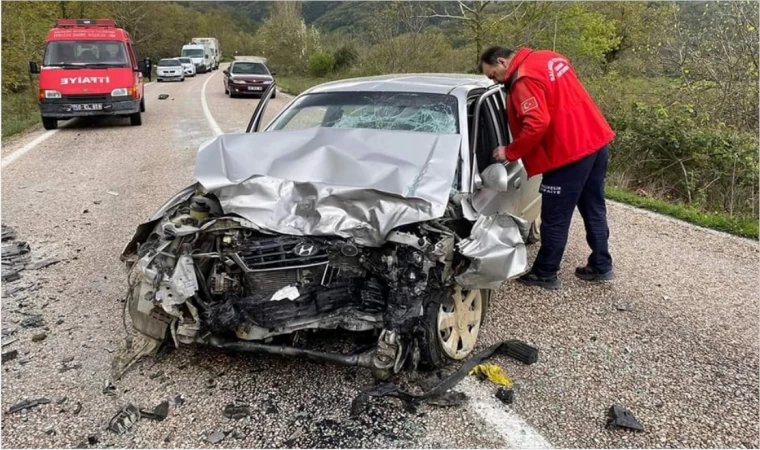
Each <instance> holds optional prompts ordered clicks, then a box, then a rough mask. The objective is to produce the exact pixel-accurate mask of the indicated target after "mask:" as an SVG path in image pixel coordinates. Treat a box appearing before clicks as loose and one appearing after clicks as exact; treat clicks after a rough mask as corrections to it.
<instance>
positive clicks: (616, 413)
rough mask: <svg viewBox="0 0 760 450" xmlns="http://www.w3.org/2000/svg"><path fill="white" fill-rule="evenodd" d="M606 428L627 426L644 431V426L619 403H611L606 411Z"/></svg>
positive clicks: (630, 428)
mask: <svg viewBox="0 0 760 450" xmlns="http://www.w3.org/2000/svg"><path fill="white" fill-rule="evenodd" d="M607 416H608V419H607V428H608V429H610V428H628V429H629V430H634V431H644V427H643V426H642V425H641V424H640V423H639V421H638V420H636V418H635V417H633V413H631V412H630V411H628V410H627V409H625V408H623V407H622V406H620V405H612V406H611V407H610V410H609V411H608V412H607Z"/></svg>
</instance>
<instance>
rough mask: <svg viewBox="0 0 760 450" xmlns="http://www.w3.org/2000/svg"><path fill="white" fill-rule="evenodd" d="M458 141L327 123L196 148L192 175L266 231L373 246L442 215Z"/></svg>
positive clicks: (237, 136) (451, 136) (224, 204)
mask: <svg viewBox="0 0 760 450" xmlns="http://www.w3.org/2000/svg"><path fill="white" fill-rule="evenodd" d="M460 141H461V137H460V136H459V135H456V134H445V135H441V134H433V133H422V132H406V131H388V130H369V129H333V128H313V129H307V130H298V131H272V132H267V133H254V134H234V135H222V136H219V137H217V138H216V139H215V140H213V141H211V142H210V143H209V144H207V145H206V146H204V147H203V148H201V149H200V151H199V153H198V158H197V163H196V169H195V176H196V179H197V180H198V181H199V182H200V183H201V184H202V185H203V186H204V187H205V188H206V189H208V190H209V191H211V192H213V193H214V194H215V195H216V196H217V198H218V199H219V200H220V203H221V205H222V208H223V210H224V212H225V213H226V214H238V215H240V216H242V217H244V218H246V219H248V220H250V221H251V222H253V223H254V224H256V225H257V226H258V227H260V228H263V229H265V230H269V231H273V232H278V233H283V234H290V235H299V236H304V235H310V236H340V237H344V238H354V239H355V240H356V242H357V243H358V244H362V245H370V246H379V245H381V244H382V243H383V241H384V239H385V236H386V235H387V234H388V233H389V232H390V231H391V230H392V229H394V228H396V227H399V226H401V225H405V224H411V223H416V222H421V221H425V220H430V219H434V218H437V217H440V216H442V215H443V213H444V212H445V210H446V206H447V205H448V201H449V195H450V192H451V185H452V183H453V181H454V174H455V170H456V165H457V160H458V155H459V147H460ZM259 149H265V150H266V151H260V150H259Z"/></svg>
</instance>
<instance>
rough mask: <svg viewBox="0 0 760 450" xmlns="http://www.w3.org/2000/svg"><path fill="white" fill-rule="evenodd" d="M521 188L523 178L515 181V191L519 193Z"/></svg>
mask: <svg viewBox="0 0 760 450" xmlns="http://www.w3.org/2000/svg"><path fill="white" fill-rule="evenodd" d="M521 187H522V178H518V179H516V180H515V190H518V191H519V190H520V188H521Z"/></svg>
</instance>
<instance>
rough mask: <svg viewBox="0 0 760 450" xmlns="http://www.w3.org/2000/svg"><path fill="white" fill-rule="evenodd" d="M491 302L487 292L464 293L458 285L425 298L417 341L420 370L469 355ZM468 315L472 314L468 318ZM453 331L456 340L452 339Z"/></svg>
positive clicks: (439, 365) (480, 290) (441, 365)
mask: <svg viewBox="0 0 760 450" xmlns="http://www.w3.org/2000/svg"><path fill="white" fill-rule="evenodd" d="M490 299H491V291H490V290H488V289H475V290H472V291H467V290H463V289H462V288H461V287H460V286H455V287H454V288H453V289H450V290H448V291H439V292H435V293H433V294H431V296H430V297H429V298H427V299H425V301H426V304H425V305H424V312H423V316H422V322H421V323H422V326H421V329H422V330H421V333H420V334H419V336H418V341H417V342H418V346H419V351H420V362H419V365H420V368H421V369H424V370H435V369H438V368H441V367H443V366H445V365H447V364H449V363H451V362H453V361H461V360H463V359H465V358H467V357H468V356H470V355H471V354H472V352H473V351H474V350H475V346H476V345H477V339H478V334H479V332H480V328H481V327H482V325H483V322H484V319H485V317H486V311H487V310H488V303H489V302H490ZM468 302H469V303H468ZM457 305H458V306H457ZM471 313H475V315H474V316H470V314H471ZM444 321H446V322H448V323H446V322H444ZM442 325H443V327H442ZM447 325H451V326H447ZM462 327H466V328H467V331H466V333H467V336H468V337H467V338H466V340H467V341H468V342H464V340H463V339H462V336H461V335H460V332H461V331H462V330H464V328H462ZM454 331H456V332H457V334H456V336H457V338H455V339H452V337H453V333H454Z"/></svg>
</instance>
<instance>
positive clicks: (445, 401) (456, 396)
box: [427, 391, 468, 406]
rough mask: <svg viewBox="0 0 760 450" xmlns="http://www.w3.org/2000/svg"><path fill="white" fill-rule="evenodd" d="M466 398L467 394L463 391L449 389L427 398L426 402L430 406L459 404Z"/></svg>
mask: <svg viewBox="0 0 760 450" xmlns="http://www.w3.org/2000/svg"><path fill="white" fill-rule="evenodd" d="M467 398H468V397H467V394H465V393H464V392H456V391H449V392H446V393H445V394H443V395H441V396H440V397H435V398H431V399H429V400H427V404H428V405H432V406H459V405H461V404H462V403H464V402H466V401H467Z"/></svg>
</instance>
